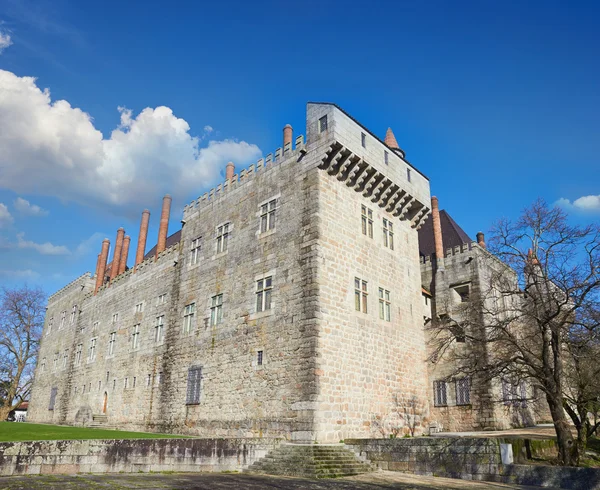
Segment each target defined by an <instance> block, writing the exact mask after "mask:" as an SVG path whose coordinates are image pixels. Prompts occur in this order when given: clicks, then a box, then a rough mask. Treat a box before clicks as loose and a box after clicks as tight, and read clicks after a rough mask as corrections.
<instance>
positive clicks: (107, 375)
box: [106, 371, 110, 384]
mask: <svg viewBox="0 0 600 490" xmlns="http://www.w3.org/2000/svg"><path fill="white" fill-rule="evenodd" d="M109 378H110V371H106V383H107V384H108V380H109Z"/></svg>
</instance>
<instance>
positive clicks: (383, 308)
mask: <svg viewBox="0 0 600 490" xmlns="http://www.w3.org/2000/svg"><path fill="white" fill-rule="evenodd" d="M379 319H380V320H384V321H386V322H391V321H392V295H391V293H390V291H388V290H387V289H385V288H382V287H380V288H379Z"/></svg>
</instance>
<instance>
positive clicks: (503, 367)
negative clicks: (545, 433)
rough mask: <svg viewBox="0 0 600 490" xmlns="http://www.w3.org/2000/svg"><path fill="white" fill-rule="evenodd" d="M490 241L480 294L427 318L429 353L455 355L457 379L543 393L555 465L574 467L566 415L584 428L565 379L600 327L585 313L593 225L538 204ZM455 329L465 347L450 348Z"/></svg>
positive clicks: (599, 267)
mask: <svg viewBox="0 0 600 490" xmlns="http://www.w3.org/2000/svg"><path fill="white" fill-rule="evenodd" d="M488 244H489V246H488V250H489V252H491V253H487V252H482V254H481V257H482V259H481V260H484V261H487V266H486V267H483V268H480V270H485V271H487V272H486V273H485V274H483V276H482V277H481V278H480V287H479V290H478V291H476V292H475V294H472V295H471V297H470V298H469V300H468V301H466V302H463V303H461V304H460V305H458V306H456V307H454V308H453V309H452V310H451V312H450V314H448V315H443V317H441V318H436V319H434V321H432V324H431V325H432V326H431V329H432V330H433V331H434V334H433V335H432V338H433V339H434V340H433V342H434V343H435V346H434V349H433V355H432V356H433V357H435V358H436V359H438V358H441V357H443V356H452V357H453V363H454V366H455V369H456V374H461V375H463V376H464V375H467V376H472V377H473V379H477V380H478V381H479V382H488V383H493V382H494V380H495V382H496V383H498V381H499V380H508V385H509V386H511V387H513V388H511V390H512V392H513V395H516V397H517V398H518V401H519V402H523V403H524V402H525V399H526V398H527V397H528V396H529V395H526V393H525V389H524V388H523V387H525V386H526V385H528V386H530V387H533V389H534V390H535V391H536V392H540V393H542V394H543V397H544V398H545V400H546V402H547V404H548V407H549V411H550V414H551V417H552V420H553V422H554V427H555V430H556V435H557V443H558V449H559V462H560V463H561V464H565V465H572V464H578V462H579V457H580V455H581V452H582V449H583V448H584V447H585V440H584V438H583V437H582V436H581V435H582V434H583V432H584V431H583V430H582V431H581V433H580V431H579V430H578V437H577V440H576V441H574V440H573V435H572V432H571V428H570V426H569V422H568V417H567V414H566V412H568V413H569V414H571V413H573V414H578V415H577V418H578V419H579V420H580V422H581V423H580V425H582V426H583V425H584V422H583V419H585V418H586V416H585V415H584V414H583V412H582V411H581V410H582V408H581V406H580V407H579V408H575V410H572V409H573V407H577V403H578V402H577V401H576V400H578V399H579V395H576V396H572V393H573V390H574V389H575V391H578V390H579V388H577V386H576V385H573V383H572V381H573V380H574V379H575V377H574V376H575V374H576V371H574V369H576V365H575V364H574V360H576V359H578V357H577V356H578V354H577V350H576V349H575V346H576V344H577V342H580V339H581V337H582V335H583V334H584V333H585V335H587V336H590V337H594V336H596V335H597V331H598V329H599V326H598V322H597V321H591V319H592V318H594V316H593V314H590V312H593V311H598V310H599V308H598V306H599V300H600V299H599V297H600V228H599V227H598V226H597V225H589V226H576V225H570V224H569V223H568V220H567V216H566V214H565V213H564V212H563V211H562V210H561V209H559V208H556V207H555V208H551V207H549V206H548V205H547V204H546V203H545V202H544V201H543V200H538V201H536V202H535V203H534V204H533V205H532V206H531V207H529V208H527V209H525V210H524V211H523V213H522V215H521V217H520V218H519V219H518V220H516V221H515V222H511V221H509V220H507V219H501V220H499V221H498V222H497V223H496V224H495V226H494V228H493V229H492V238H491V240H489V242H488ZM498 259H500V260H498ZM500 261H501V262H500ZM507 266H508V267H507ZM596 319H597V318H596ZM457 329H458V330H460V332H461V335H462V336H463V337H464V339H465V340H466V341H467V343H468V345H469V346H470V348H462V349H457V348H453V347H452V343H453V342H455V339H456V331H457ZM577 339H579V340H577ZM580 353H581V351H580ZM579 359H581V358H579ZM579 366H580V367H581V362H580V363H579ZM569 373H570V374H571V376H570V377H569ZM578 379H579V380H580V381H582V380H583V379H584V377H583V376H579V378H578ZM505 382H506V381H505ZM514 387H519V388H518V389H515V388H514ZM517 391H518V393H517ZM569 393H571V394H569ZM581 399H582V400H583V398H581ZM585 399H586V400H587V395H586V397H585ZM575 425H576V426H577V423H576V424H575Z"/></svg>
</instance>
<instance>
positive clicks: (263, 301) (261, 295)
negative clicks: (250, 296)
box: [256, 276, 273, 312]
mask: <svg viewBox="0 0 600 490" xmlns="http://www.w3.org/2000/svg"><path fill="white" fill-rule="evenodd" d="M272 290H273V277H272V276H269V277H265V278H263V279H259V280H258V281H256V311H257V312H260V311H267V310H270V309H271V291H272Z"/></svg>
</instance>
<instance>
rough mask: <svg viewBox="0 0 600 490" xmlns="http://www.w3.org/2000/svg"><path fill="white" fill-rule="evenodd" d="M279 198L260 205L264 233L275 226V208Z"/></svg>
mask: <svg viewBox="0 0 600 490" xmlns="http://www.w3.org/2000/svg"><path fill="white" fill-rule="evenodd" d="M276 206H277V199H273V200H272V201H269V202H268V203H266V204H263V205H262V206H261V207H260V232H261V233H264V232H265V231H269V230H272V229H274V228H275V208H276Z"/></svg>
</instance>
